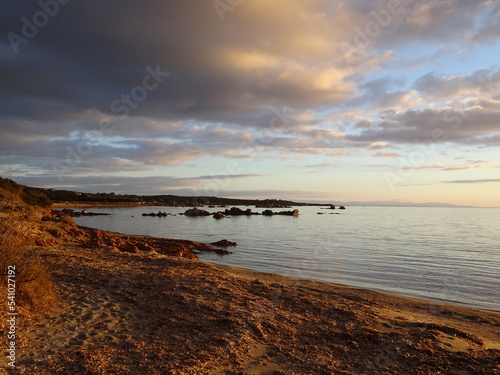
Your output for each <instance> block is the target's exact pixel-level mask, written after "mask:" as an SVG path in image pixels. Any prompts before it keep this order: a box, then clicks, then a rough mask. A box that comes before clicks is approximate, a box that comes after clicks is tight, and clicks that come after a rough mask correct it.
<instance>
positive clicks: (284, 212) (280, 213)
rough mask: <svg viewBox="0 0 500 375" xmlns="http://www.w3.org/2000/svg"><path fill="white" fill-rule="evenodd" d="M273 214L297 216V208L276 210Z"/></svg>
mask: <svg viewBox="0 0 500 375" xmlns="http://www.w3.org/2000/svg"><path fill="white" fill-rule="evenodd" d="M275 215H284V216H299V210H297V209H295V210H293V211H281V212H276V213H275Z"/></svg>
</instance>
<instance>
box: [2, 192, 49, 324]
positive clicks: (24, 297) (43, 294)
mask: <svg viewBox="0 0 500 375" xmlns="http://www.w3.org/2000/svg"><path fill="white" fill-rule="evenodd" d="M0 192H1V196H2V198H0V274H1V277H0V289H1V290H2V291H4V290H6V288H7V283H8V280H7V277H6V276H7V273H8V267H9V266H15V267H16V269H15V271H16V274H15V282H16V298H15V302H16V306H21V307H22V308H26V309H27V310H29V311H31V312H32V313H33V314H34V315H43V314H44V313H45V312H48V311H49V310H51V307H52V306H53V305H54V303H55V302H56V301H57V295H56V293H55V288H54V285H53V284H52V281H51V277H50V272H49V270H48V269H47V268H46V266H45V265H44V264H43V263H42V261H41V259H40V258H39V257H38V256H36V255H35V254H34V253H33V250H32V249H31V248H30V246H31V245H32V243H31V242H32V238H33V237H32V236H31V235H30V234H31V231H32V222H30V219H31V218H32V217H33V216H34V215H35V214H36V208H34V207H32V206H26V205H23V204H22V202H20V199H19V196H18V195H16V194H12V193H10V192H7V191H5V190H3V191H2V189H0ZM2 295H6V293H4V292H2Z"/></svg>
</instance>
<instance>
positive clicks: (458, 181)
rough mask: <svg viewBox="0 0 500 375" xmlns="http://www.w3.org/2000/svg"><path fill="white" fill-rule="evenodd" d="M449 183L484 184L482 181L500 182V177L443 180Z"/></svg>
mask: <svg viewBox="0 0 500 375" xmlns="http://www.w3.org/2000/svg"><path fill="white" fill-rule="evenodd" d="M443 182H446V183H450V184H484V183H496V182H500V179H498V178H496V179H495V178H493V179H483V180H454V181H443Z"/></svg>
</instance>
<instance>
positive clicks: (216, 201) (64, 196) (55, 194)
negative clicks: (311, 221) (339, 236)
mask: <svg viewBox="0 0 500 375" xmlns="http://www.w3.org/2000/svg"><path fill="white" fill-rule="evenodd" d="M36 189H37V190H38V191H39V192H41V193H43V194H46V195H47V196H48V197H49V198H50V199H51V200H52V201H53V202H54V203H89V204H93V203H99V204H144V205H154V206H171V207H177V206H182V207H187V206H190V207H193V206H202V205H203V206H209V205H214V206H222V205H226V206H229V205H231V206H242V205H248V206H265V207H288V206H326V205H327V204H324V203H303V202H294V201H290V200H283V199H237V198H221V197H204V196H179V195H130V194H126V195H120V194H115V193H81V192H77V191H70V190H56V189H41V188H36Z"/></svg>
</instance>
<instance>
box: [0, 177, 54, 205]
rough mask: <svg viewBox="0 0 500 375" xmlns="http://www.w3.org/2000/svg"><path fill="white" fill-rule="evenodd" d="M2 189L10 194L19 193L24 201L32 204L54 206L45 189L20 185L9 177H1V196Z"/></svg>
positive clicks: (0, 194)
mask: <svg viewBox="0 0 500 375" xmlns="http://www.w3.org/2000/svg"><path fill="white" fill-rule="evenodd" d="M2 190H4V191H6V192H8V193H10V194H14V195H18V196H19V198H20V199H21V200H22V201H23V202H24V203H26V204H28V205H31V206H40V207H50V206H52V200H51V199H50V198H49V197H48V196H47V194H45V192H44V191H42V190H40V189H37V188H32V187H29V186H24V185H20V184H18V183H17V182H15V181H12V180H9V179H8V178H3V177H0V198H1V196H2V195H3V193H2Z"/></svg>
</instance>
